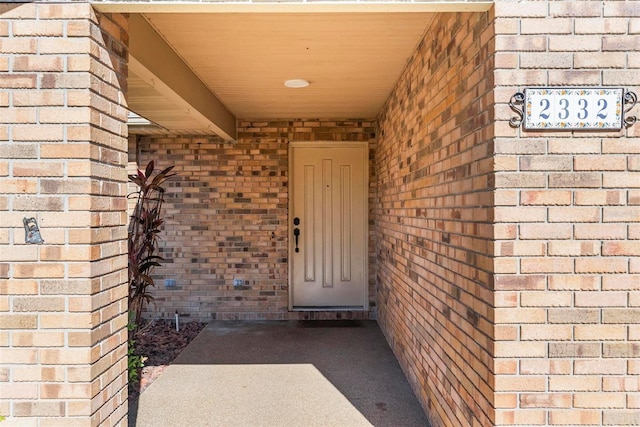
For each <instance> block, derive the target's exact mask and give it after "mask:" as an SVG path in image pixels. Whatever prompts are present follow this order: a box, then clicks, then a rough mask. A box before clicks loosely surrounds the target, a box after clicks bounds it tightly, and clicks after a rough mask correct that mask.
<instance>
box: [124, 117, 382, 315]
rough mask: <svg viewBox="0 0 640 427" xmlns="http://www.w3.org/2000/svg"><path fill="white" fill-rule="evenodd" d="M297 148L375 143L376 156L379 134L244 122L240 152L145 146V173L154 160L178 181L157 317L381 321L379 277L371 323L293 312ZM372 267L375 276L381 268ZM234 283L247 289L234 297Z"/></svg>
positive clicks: (337, 124) (171, 194) (163, 141)
mask: <svg viewBox="0 0 640 427" xmlns="http://www.w3.org/2000/svg"><path fill="white" fill-rule="evenodd" d="M290 141H368V142H369V143H370V149H371V150H372V152H373V150H374V149H375V140H374V125H373V123H372V122H370V121H352V120H335V121H320V120H282V121H271V122H267V121H248V120H247V121H244V120H242V121H240V122H239V128H238V141H237V143H225V142H223V141H222V140H220V139H219V138H217V137H143V138H141V139H140V141H139V144H138V150H139V153H140V158H139V163H140V164H141V165H146V163H147V162H148V161H149V160H150V159H155V160H156V162H157V167H158V168H164V167H166V166H169V165H175V171H176V172H177V173H178V176H177V177H176V178H173V179H172V180H171V181H170V182H169V183H168V185H167V197H166V202H165V204H164V207H163V212H164V216H165V221H166V222H165V225H164V231H163V232H162V235H161V237H162V240H161V242H160V245H161V249H160V250H161V255H162V256H163V257H164V258H165V260H166V261H165V263H164V266H163V267H161V268H157V269H156V270H155V272H154V278H155V280H156V306H155V308H154V306H153V305H152V306H151V307H150V308H149V313H148V314H147V315H148V316H149V317H161V318H170V319H173V317H174V313H175V311H176V310H177V311H178V312H179V314H180V315H181V317H183V321H188V320H200V321H209V320H212V319H219V320H229V319H268V320H275V319H297V318H312V319H325V318H326V319H329V318H337V317H341V318H369V317H374V316H375V310H376V288H375V282H374V280H373V279H374V275H373V273H371V280H370V284H369V300H370V307H371V309H370V313H368V312H313V313H310V312H291V313H289V312H288V294H289V291H288V267H287V257H288V243H289V232H288V225H287V224H288V223H287V218H288V216H287V212H288V206H289V205H288V203H289V199H288V187H287V186H288V179H289V177H288V149H289V142H290ZM132 150H134V148H133V147H132ZM132 154H133V153H132ZM133 157H134V156H132V158H131V160H134V158H133ZM370 170H372V171H373V168H370ZM370 247H371V253H370V255H371V256H370V258H372V256H373V252H372V251H373V245H372V244H371V245H370ZM369 264H370V266H371V267H370V269H371V271H373V268H374V267H373V266H374V265H375V262H373V260H370V262H369ZM165 279H174V280H176V288H167V287H165ZM234 279H239V280H242V286H239V287H238V286H235V287H234V282H233V281H234Z"/></svg>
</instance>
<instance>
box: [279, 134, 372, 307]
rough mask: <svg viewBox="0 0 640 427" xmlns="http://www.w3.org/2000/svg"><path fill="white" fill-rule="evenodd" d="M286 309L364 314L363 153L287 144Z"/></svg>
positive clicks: (358, 148) (357, 147) (350, 146)
mask: <svg viewBox="0 0 640 427" xmlns="http://www.w3.org/2000/svg"><path fill="white" fill-rule="evenodd" d="M290 159H291V163H290V172H291V174H290V186H291V188H290V191H291V193H290V197H291V199H290V210H289V234H290V236H289V242H290V249H289V254H290V256H289V260H290V261H289V262H290V286H289V289H290V298H289V301H290V303H289V306H290V308H291V309H294V310H295V309H298V310H305V309H307V310H326V309H366V308H367V234H368V233H367V190H368V167H367V160H368V148H367V145H366V144H365V143H292V144H291V151H290Z"/></svg>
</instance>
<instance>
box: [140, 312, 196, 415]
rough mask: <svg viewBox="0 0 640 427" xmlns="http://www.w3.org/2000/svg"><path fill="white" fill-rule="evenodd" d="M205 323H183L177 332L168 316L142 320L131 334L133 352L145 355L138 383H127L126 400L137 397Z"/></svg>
mask: <svg viewBox="0 0 640 427" xmlns="http://www.w3.org/2000/svg"><path fill="white" fill-rule="evenodd" d="M205 326H206V323H198V322H190V323H185V324H181V325H180V331H179V332H177V331H176V327H175V323H174V322H170V321H167V320H152V321H150V322H145V323H143V324H142V326H141V327H140V328H139V329H138V331H137V332H136V335H135V337H134V339H135V342H136V344H135V347H136V351H135V353H136V354H138V355H141V356H144V357H146V358H147V359H146V360H145V362H144V367H143V368H142V372H141V374H140V383H138V384H130V385H129V401H130V402H131V401H132V400H137V399H138V396H139V395H140V393H142V392H143V391H144V390H145V389H146V388H147V387H148V386H149V385H150V384H151V383H152V382H153V381H155V380H156V379H157V378H158V377H159V376H160V375H161V374H162V372H163V371H164V370H165V368H166V367H167V366H169V364H170V363H171V362H172V361H173V359H175V358H176V357H177V356H178V355H179V354H180V352H182V350H184V348H185V347H186V346H187V345H188V344H189V343H190V342H191V341H192V340H193V339H194V338H195V337H196V336H197V335H198V334H199V333H200V331H201V330H202V329H203V328H204V327H205Z"/></svg>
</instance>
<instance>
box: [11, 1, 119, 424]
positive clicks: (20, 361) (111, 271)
mask: <svg viewBox="0 0 640 427" xmlns="http://www.w3.org/2000/svg"><path fill="white" fill-rule="evenodd" d="M126 27H127V20H126V18H125V17H123V16H120V15H114V16H97V15H96V13H95V12H94V11H93V9H92V8H91V6H90V5H89V4H87V3H67V4H51V3H28V4H17V3H14V4H6V3H5V4H0V52H1V53H2V54H3V55H0V73H2V75H1V76H0V415H4V416H7V417H8V419H7V421H5V422H4V423H2V425H3V426H4V425H5V423H6V425H7V426H11V425H40V426H49V425H51V426H53V425H61V424H64V425H74V426H75V425H78V426H80V425H82V426H85V425H87V426H88V425H118V424H121V425H124V424H126V413H127V404H126V398H127V360H126V353H127V345H126V342H127V330H126V324H127V286H126V281H127V273H126V268H127V260H126V236H127V231H126V223H127V216H126V199H125V195H126V169H125V165H126V161H127V157H126V151H127V140H126V133H127V129H126V124H125V122H126V110H125V106H124V92H125V85H126V57H127V48H126V43H127V38H126V37H127V34H126ZM23 217H34V218H36V220H37V221H38V223H39V225H40V231H41V234H42V237H43V238H44V239H45V243H44V244H42V245H27V244H25V236H24V229H23V223H22V220H23ZM60 417H66V419H65V420H64V421H63V420H61V419H60Z"/></svg>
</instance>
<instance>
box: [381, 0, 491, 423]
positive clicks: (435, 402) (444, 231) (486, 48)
mask: <svg viewBox="0 0 640 427" xmlns="http://www.w3.org/2000/svg"><path fill="white" fill-rule="evenodd" d="M492 37H493V29H492V27H491V22H490V20H489V16H488V14H484V13H483V14H440V15H437V17H436V19H435V20H434V22H433V24H432V25H431V27H430V28H429V29H428V30H427V37H426V38H425V39H424V40H423V41H422V43H421V44H420V45H419V46H418V49H417V51H416V52H415V54H414V55H413V56H412V58H411V59H410V61H409V64H408V66H407V68H406V70H405V71H404V73H403V74H402V77H401V78H400V81H399V82H398V85H397V87H396V88H395V89H394V91H393V93H392V94H391V97H390V98H389V100H388V101H387V103H386V105H385V107H384V109H383V112H382V113H381V115H380V117H379V126H378V135H377V138H378V149H377V150H376V155H375V164H374V168H375V169H376V173H377V196H376V201H375V204H374V208H373V212H374V216H373V222H374V224H375V232H376V237H377V243H376V255H377V263H378V264H377V265H378V270H377V274H378V278H377V281H378V284H379V289H378V310H379V322H380V325H381V326H382V329H383V331H384V333H385V335H386V336H387V339H388V340H389V342H390V344H391V347H392V348H393V350H394V352H395V354H396V356H397V357H398V359H399V361H400V364H401V365H402V367H403V369H404V371H405V373H406V375H407V377H408V378H409V381H410V383H411V385H412V387H413V388H414V390H415V392H416V394H417V395H418V397H419V399H420V401H421V403H422V404H423V406H424V407H425V409H426V410H427V412H428V415H429V417H430V420H431V423H432V425H433V426H434V427H436V426H445V425H446V426H470V425H478V426H488V425H491V422H492V418H493V412H492V407H493V391H492V388H493V373H492V371H493V366H492V357H491V356H492V347H493V342H492V339H493V334H494V331H493V326H492V322H493V293H492V275H491V274H492V268H493V263H492V259H491V251H492V242H491V239H492V237H493V231H492V230H493V227H492V221H493V218H492V205H493V196H492V192H491V191H490V187H491V186H492V182H491V179H490V178H491V172H492V168H493V159H492V154H493V142H492V137H493V132H492V121H493V110H492V107H491V106H492V104H493V98H492V88H493V81H492V78H491V76H492V69H493V58H492V44H491V41H492Z"/></svg>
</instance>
